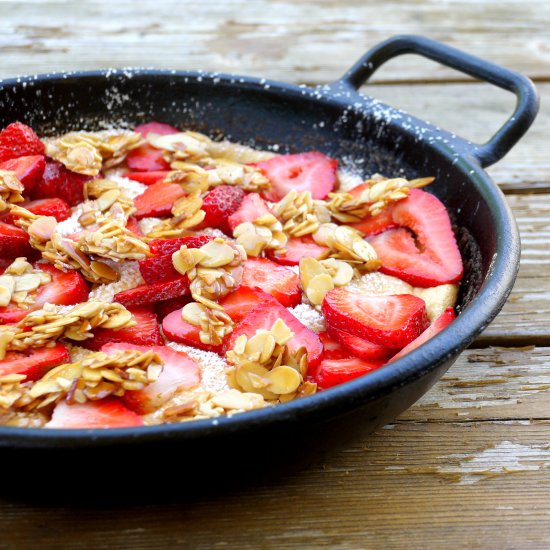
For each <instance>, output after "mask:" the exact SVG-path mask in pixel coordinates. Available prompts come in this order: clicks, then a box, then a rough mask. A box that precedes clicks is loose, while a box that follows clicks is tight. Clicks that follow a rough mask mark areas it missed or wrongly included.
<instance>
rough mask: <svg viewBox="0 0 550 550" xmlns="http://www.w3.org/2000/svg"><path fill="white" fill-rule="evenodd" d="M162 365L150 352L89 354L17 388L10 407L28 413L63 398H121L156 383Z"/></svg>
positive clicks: (76, 400) (79, 401) (88, 399)
mask: <svg viewBox="0 0 550 550" xmlns="http://www.w3.org/2000/svg"><path fill="white" fill-rule="evenodd" d="M162 366H163V363H162V360H161V359H160V357H159V356H158V355H157V354H156V353H154V352H153V351H146V352H141V351H137V350H124V351H117V352H116V353H113V354H112V355H108V354H106V353H103V352H101V351H99V352H96V353H91V354H90V355H88V356H87V357H86V358H84V359H82V360H81V361H77V362H75V363H65V364H63V365H59V366H57V367H55V368H53V369H52V370H50V371H48V372H47V373H46V374H45V375H44V376H43V377H42V378H41V379H40V380H38V381H37V382H35V383H34V384H29V385H26V384H25V385H22V386H21V385H20V386H19V391H20V392H21V395H20V397H19V398H17V399H16V401H14V402H13V403H12V405H11V406H12V407H15V408H19V409H24V410H27V411H30V410H34V409H40V408H43V407H46V406H47V405H50V404H52V403H56V402H58V401H59V400H61V399H63V398H65V400H66V401H67V403H68V404H69V405H71V404H73V403H85V402H86V401H97V400H99V399H104V398H106V397H109V396H112V395H114V396H117V397H120V396H122V395H124V394H125V393H126V392H127V391H136V390H142V389H143V388H145V387H146V386H147V385H148V384H152V383H153V382H156V381H157V380H158V377H159V375H160V373H161V372H162ZM13 391H14V390H12V393H13Z"/></svg>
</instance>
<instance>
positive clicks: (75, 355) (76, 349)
mask: <svg viewBox="0 0 550 550" xmlns="http://www.w3.org/2000/svg"><path fill="white" fill-rule="evenodd" d="M68 348H69V353H70V355H71V362H73V363H76V362H77V361H82V359H85V358H86V357H87V356H88V355H90V353H93V351H91V350H89V349H86V348H81V347H80V346H73V345H71V344H69V346H68Z"/></svg>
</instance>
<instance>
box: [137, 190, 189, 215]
mask: <svg viewBox="0 0 550 550" xmlns="http://www.w3.org/2000/svg"><path fill="white" fill-rule="evenodd" d="M184 195H185V193H184V192H183V189H182V188H181V186H180V185H178V184H177V183H163V182H158V183H154V184H153V185H150V186H149V187H148V188H147V189H146V190H145V191H144V192H143V193H142V194H141V195H139V196H138V197H136V198H135V199H134V204H135V206H136V208H137V212H136V213H135V214H134V216H135V217H136V219H138V220H141V218H149V217H151V216H153V217H160V216H169V215H170V212H171V210H172V205H173V204H174V203H175V202H176V201H177V200H178V199H179V198H181V197H183V196H184Z"/></svg>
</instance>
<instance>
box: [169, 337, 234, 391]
mask: <svg viewBox="0 0 550 550" xmlns="http://www.w3.org/2000/svg"><path fill="white" fill-rule="evenodd" d="M168 345H169V346H170V347H171V348H172V349H175V350H176V351H183V352H184V353H186V354H187V355H189V357H191V358H192V359H194V360H195V361H197V363H198V364H199V366H200V368H201V387H202V389H204V390H205V391H209V392H212V393H218V392H220V391H224V390H228V389H229V385H228V384H227V376H226V375H225V369H226V368H227V363H226V361H225V359H224V358H223V357H220V356H219V355H218V354H217V353H214V352H211V351H204V350H201V349H197V348H193V347H191V346H186V345H184V344H179V343H178V342H168Z"/></svg>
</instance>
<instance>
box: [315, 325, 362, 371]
mask: <svg viewBox="0 0 550 550" xmlns="http://www.w3.org/2000/svg"><path fill="white" fill-rule="evenodd" d="M319 338H320V339H321V343H322V344H323V359H349V358H350V357H352V354H351V352H350V351H349V350H347V349H345V348H344V347H343V346H342V345H341V344H340V343H339V342H338V341H337V340H335V339H334V338H332V337H331V336H330V334H329V333H328V332H325V331H323V332H320V333H319ZM313 374H314V373H312V372H310V375H313Z"/></svg>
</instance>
